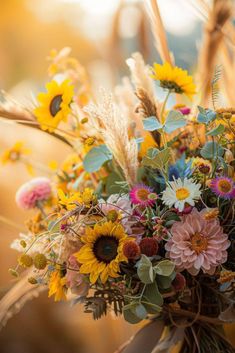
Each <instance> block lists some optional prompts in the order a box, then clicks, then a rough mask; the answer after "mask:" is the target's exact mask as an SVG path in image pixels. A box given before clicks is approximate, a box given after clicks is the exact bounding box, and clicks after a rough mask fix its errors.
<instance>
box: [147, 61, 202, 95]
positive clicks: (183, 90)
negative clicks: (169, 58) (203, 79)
mask: <svg viewBox="0 0 235 353" xmlns="http://www.w3.org/2000/svg"><path fill="white" fill-rule="evenodd" d="M151 77H152V78H153V79H154V80H158V81H160V86H161V87H162V88H166V89H168V90H170V91H172V92H175V93H179V94H185V95H186V96H188V97H189V98H190V99H191V98H192V96H193V95H194V94H195V93H196V86H195V84H194V83H193V78H192V76H190V75H188V71H187V70H183V69H181V68H180V67H177V66H171V65H170V64H169V63H168V62H165V63H164V64H163V65H160V64H156V63H154V65H153V74H152V75H151Z"/></svg>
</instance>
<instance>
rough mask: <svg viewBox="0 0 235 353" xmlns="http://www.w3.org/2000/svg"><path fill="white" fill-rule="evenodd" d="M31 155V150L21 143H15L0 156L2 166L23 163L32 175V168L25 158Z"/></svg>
mask: <svg viewBox="0 0 235 353" xmlns="http://www.w3.org/2000/svg"><path fill="white" fill-rule="evenodd" d="M30 153H31V150H30V149H28V148H26V147H24V142H23V141H17V142H16V143H15V144H14V145H13V146H12V147H11V148H9V149H7V150H5V151H4V152H3V154H2V156H1V161H2V164H7V163H16V162H19V161H21V162H23V163H24V164H25V166H26V168H27V170H28V172H29V174H31V175H34V170H33V166H32V165H31V164H30V163H29V161H28V160H27V156H28V155H29V154H30Z"/></svg>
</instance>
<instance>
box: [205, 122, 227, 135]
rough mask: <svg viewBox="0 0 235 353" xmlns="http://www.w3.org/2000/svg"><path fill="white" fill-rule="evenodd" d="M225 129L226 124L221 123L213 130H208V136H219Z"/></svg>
mask: <svg viewBox="0 0 235 353" xmlns="http://www.w3.org/2000/svg"><path fill="white" fill-rule="evenodd" d="M224 130H225V127H224V125H222V124H219V125H218V126H216V127H215V128H214V129H213V130H211V131H209V132H207V135H208V136H217V135H221V134H222V133H223V132H224Z"/></svg>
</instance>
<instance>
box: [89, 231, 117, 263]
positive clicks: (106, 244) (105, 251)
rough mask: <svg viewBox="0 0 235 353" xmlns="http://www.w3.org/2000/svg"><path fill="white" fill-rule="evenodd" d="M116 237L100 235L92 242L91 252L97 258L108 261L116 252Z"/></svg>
mask: <svg viewBox="0 0 235 353" xmlns="http://www.w3.org/2000/svg"><path fill="white" fill-rule="evenodd" d="M118 245H119V244H118V239H116V238H115V237H110V236H104V235H102V236H100V237H99V238H98V239H97V240H96V241H95V243H94V246H93V253H94V255H95V257H96V258H97V260H99V261H102V262H105V263H109V262H111V261H112V260H114V259H115V258H116V256H117V254H118V251H117V250H118Z"/></svg>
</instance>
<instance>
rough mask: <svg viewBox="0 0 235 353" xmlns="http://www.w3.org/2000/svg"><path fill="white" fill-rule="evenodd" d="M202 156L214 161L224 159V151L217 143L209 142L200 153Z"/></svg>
mask: <svg viewBox="0 0 235 353" xmlns="http://www.w3.org/2000/svg"><path fill="white" fill-rule="evenodd" d="M200 154H201V156H202V157H203V158H205V159H213V158H216V157H222V156H223V154H224V149H223V147H221V146H220V145H218V143H217V142H214V141H209V142H207V143H206V144H205V146H203V148H202V149H201V152H200Z"/></svg>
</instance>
